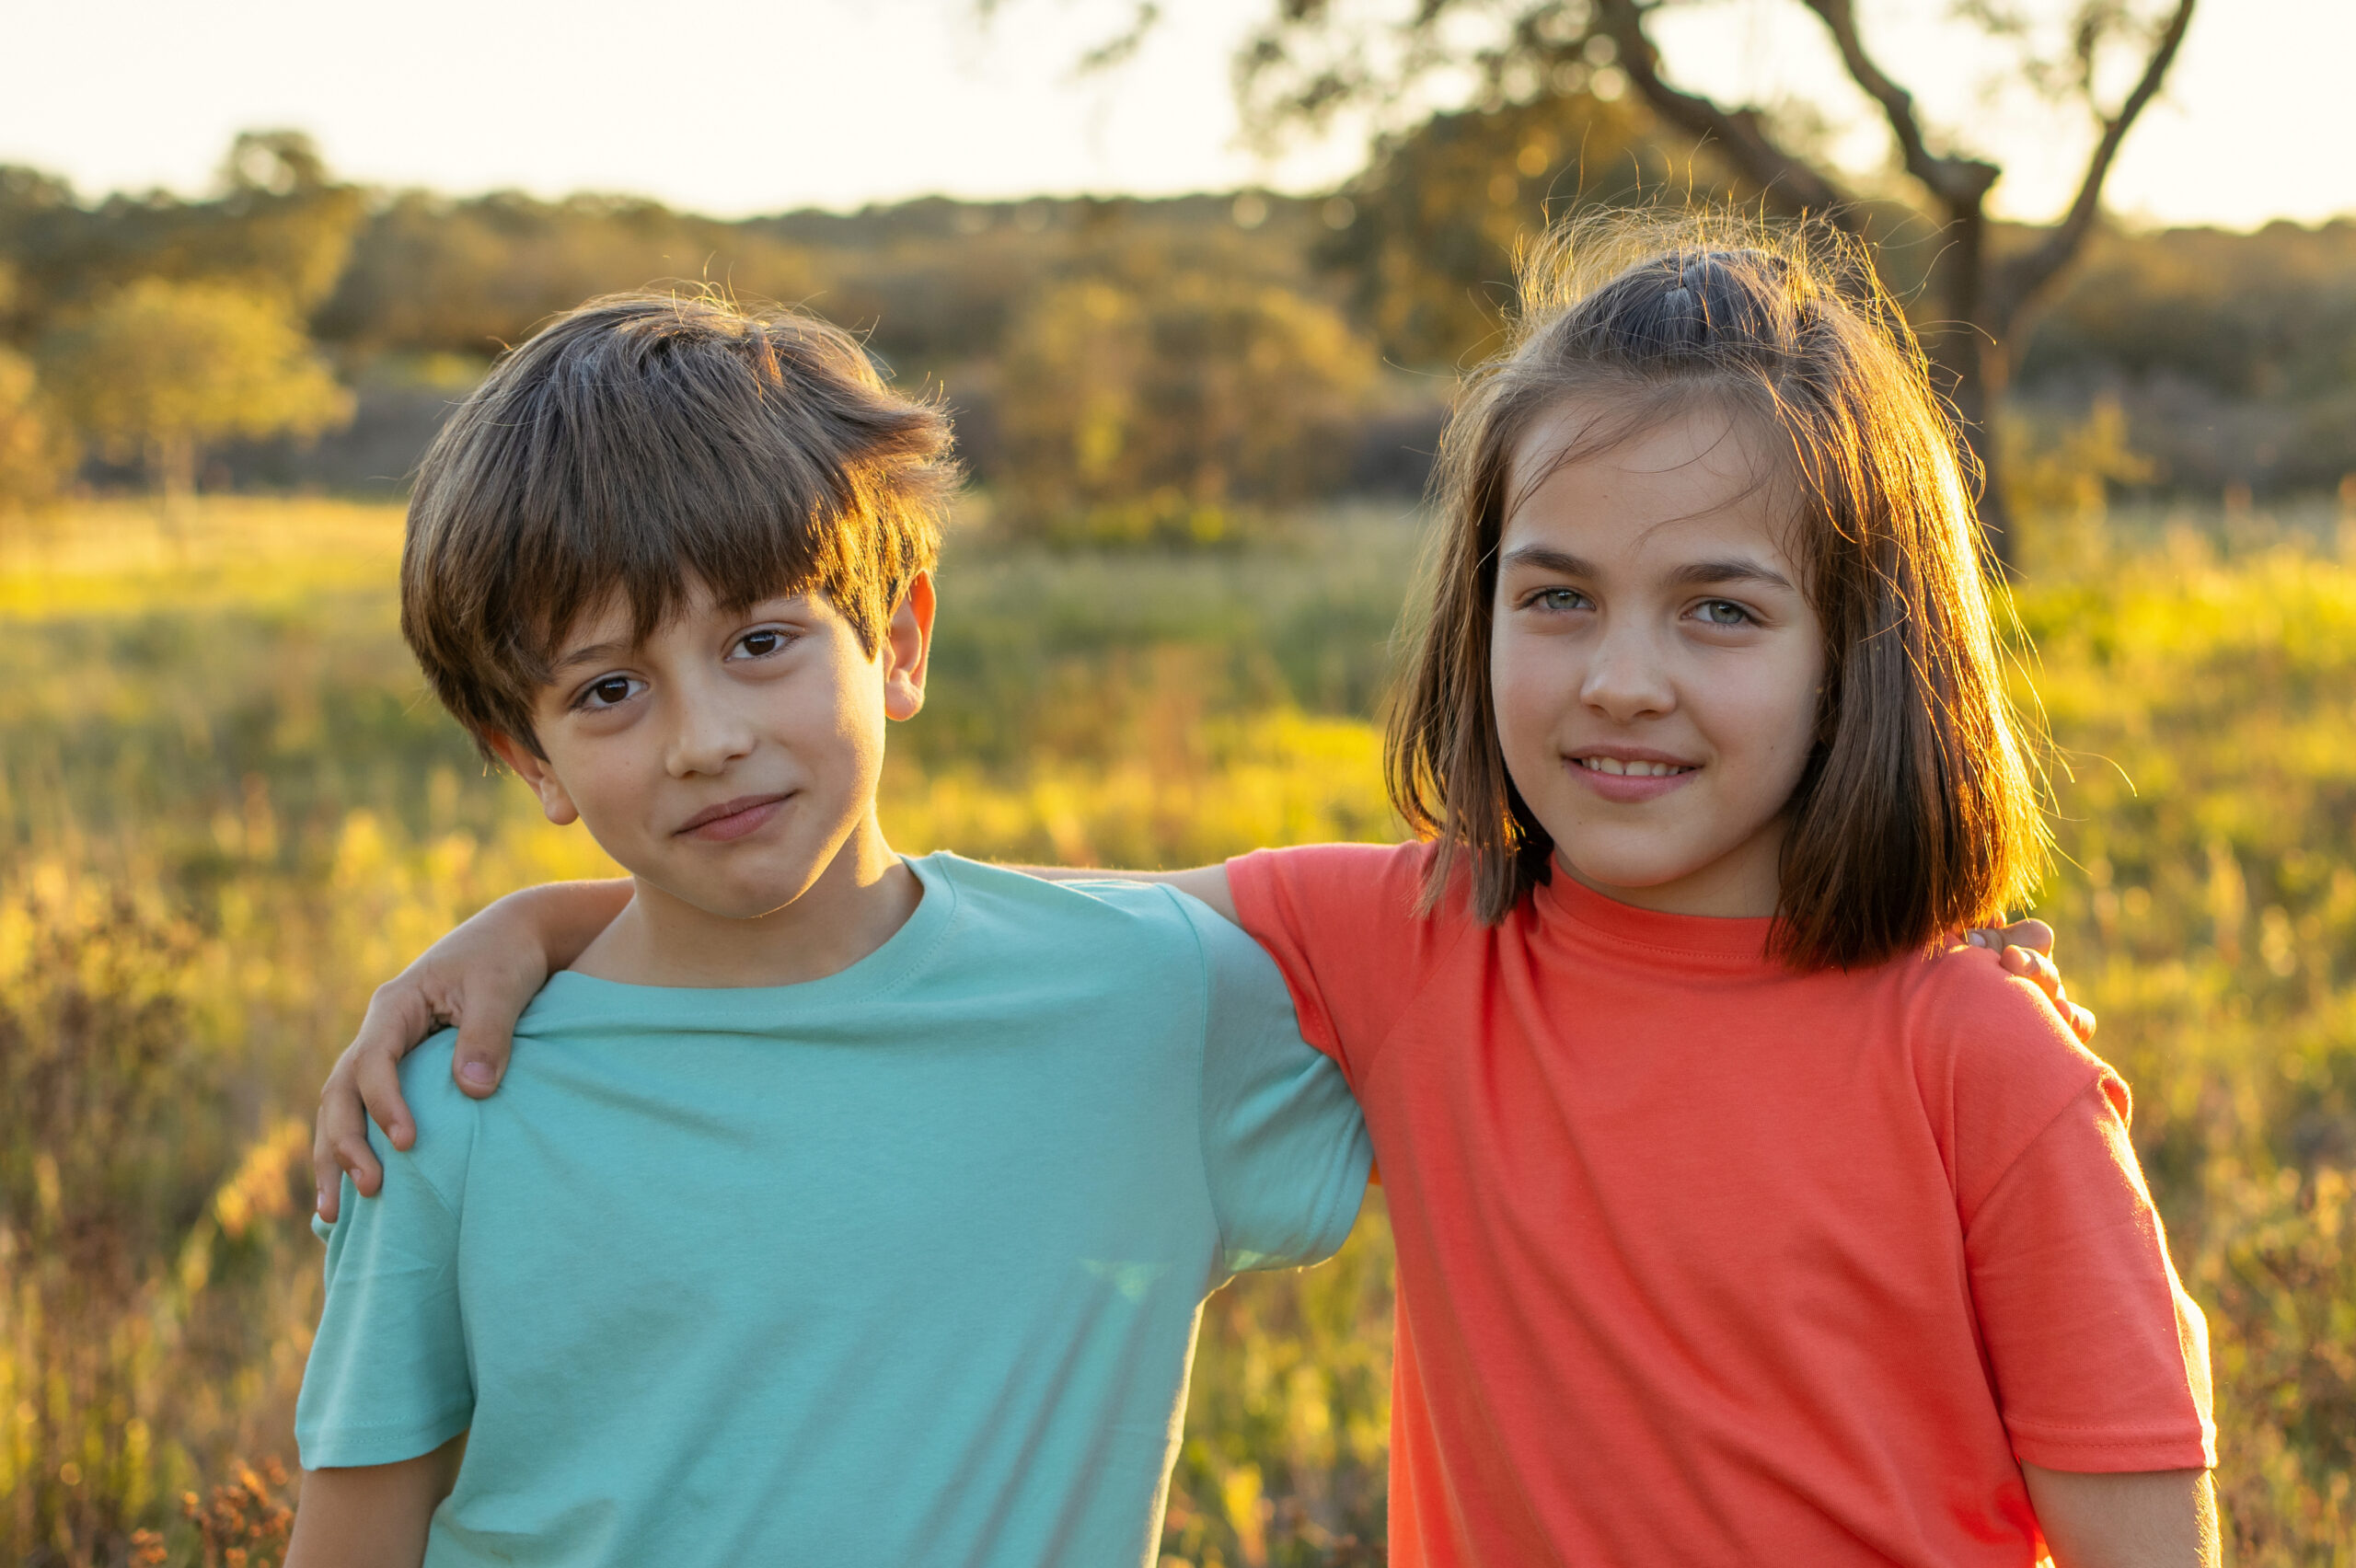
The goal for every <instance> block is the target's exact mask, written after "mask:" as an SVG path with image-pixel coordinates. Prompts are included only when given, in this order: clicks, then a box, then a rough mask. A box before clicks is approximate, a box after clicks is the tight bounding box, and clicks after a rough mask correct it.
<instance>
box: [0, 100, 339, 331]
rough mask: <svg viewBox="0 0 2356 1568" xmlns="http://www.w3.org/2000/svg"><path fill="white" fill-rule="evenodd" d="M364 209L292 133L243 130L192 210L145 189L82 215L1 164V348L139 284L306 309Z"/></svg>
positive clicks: (45, 183) (38, 181) (32, 173)
mask: <svg viewBox="0 0 2356 1568" xmlns="http://www.w3.org/2000/svg"><path fill="white" fill-rule="evenodd" d="M364 205H365V197H364V194H363V192H362V191H361V190H359V189H358V188H356V187H354V186H350V185H341V184H338V183H336V182H335V181H333V180H332V179H329V175H328V171H327V167H326V165H325V164H324V163H323V162H322V161H321V159H320V157H319V156H318V149H317V148H316V147H314V146H313V145H312V144H311V141H310V139H309V138H308V137H307V136H305V135H304V134H302V133H300V132H293V131H248V132H245V133H240V134H239V135H238V136H237V137H236V138H235V139H234V140H233V141H232V142H231V144H230V146H229V151H228V155H227V156H226V157H225V159H224V160H223V165H222V170H221V178H220V189H219V190H218V191H217V192H216V193H215V194H214V195H212V196H209V197H206V198H203V199H202V200H197V201H183V200H181V199H179V198H178V197H175V196H172V195H169V194H167V193H165V192H163V191H148V192H146V193H144V194H141V195H129V194H123V193H116V194H114V195H110V196H108V197H106V198H105V199H103V200H102V201H99V202H96V203H95V204H92V205H87V206H86V205H84V204H82V203H81V202H77V201H76V200H75V195H74V192H73V190H72V188H71V187H69V186H68V185H66V183H65V182H64V181H63V180H61V179H53V178H52V177H50V176H47V175H44V174H41V173H40V171H39V170H36V169H29V168H23V167H11V166H5V165H0V258H5V259H6V266H7V270H8V271H9V272H10V274H11V275H12V276H13V277H14V279H15V286H14V288H13V289H10V290H0V340H5V341H8V342H13V343H15V344H17V345H18V346H20V347H21V346H25V345H28V344H30V343H32V342H33V341H35V340H37V339H38V338H39V337H40V334H41V333H42V332H43V331H44V330H45V329H48V328H49V327H51V326H52V325H54V324H55V323H57V322H58V321H60V320H62V319H64V318H65V317H70V316H72V315H74V314H75V313H77V312H79V311H83V310H86V309H87V308H89V307H90V306H92V305H94V304H96V303H97V302H98V301H99V300H101V299H104V298H105V297H106V296H108V295H110V294H114V293H116V292H118V291H119V290H121V289H122V288H124V287H126V286H128V285H129V284H132V283H133V282H137V281H139V280H140V279H143V278H162V279H165V280H167V281H170V282H212V283H218V284H222V285H224V286H226V287H234V288H237V289H240V290H243V291H246V292H248V293H250V294H260V295H265V296H268V297H270V298H272V299H276V300H280V301H283V303H284V304H285V306H287V307H288V308H289V309H290V310H292V311H294V312H295V313H298V314H299V313H303V312H307V311H309V310H310V309H312V308H313V307H314V306H317V305H318V303H319V302H320V301H321V300H322V299H324V298H326V297H327V295H328V294H329V291H330V290H332V289H333V288H334V287H335V284H336V280H337V278H338V277H339V276H341V274H342V272H343V271H344V266H345V261H346V258H347V257H348V256H349V254H350V252H351V247H352V238H353V236H354V234H355V232H356V230H357V227H358V225H359V223H360V219H361V215H362V213H363V210H364Z"/></svg>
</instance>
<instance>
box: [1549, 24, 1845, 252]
mask: <svg viewBox="0 0 2356 1568" xmlns="http://www.w3.org/2000/svg"><path fill="white" fill-rule="evenodd" d="M1646 9H1648V6H1646V4H1645V3H1644V0H1597V4H1596V6H1595V13H1594V15H1595V21H1594V30H1595V31H1596V32H1597V33H1599V34H1600V35H1602V36H1604V37H1606V38H1609V39H1610V40H1611V41H1612V44H1613V46H1614V47H1615V48H1616V49H1617V50H1618V51H1619V56H1620V66H1621V69H1622V70H1623V71H1625V72H1627V74H1628V79H1629V80H1630V81H1631V82H1633V83H1634V84H1635V87H1636V90H1637V91H1638V92H1640V93H1642V94H1643V95H1644V97H1645V101H1646V103H1648V104H1650V105H1651V106H1652V110H1653V112H1654V113H1656V114H1657V115H1659V116H1660V117H1661V118H1662V119H1663V120H1666V121H1669V123H1670V124H1672V125H1675V126H1677V127H1679V128H1680V130H1683V131H1684V132H1686V133H1688V134H1690V135H1692V136H1695V137H1699V138H1705V139H1707V140H1709V141H1711V142H1714V143H1715V144H1717V146H1718V148H1719V150H1720V151H1721V152H1722V153H1724V154H1725V156H1727V158H1728V160H1729V161H1731V162H1732V163H1733V164H1734V166H1735V167H1737V168H1738V169H1739V170H1741V172H1742V175H1743V178H1744V179H1748V180H1750V182H1751V183H1752V184H1753V185H1756V186H1758V187H1759V188H1760V189H1761V190H1764V191H1766V192H1768V194H1769V195H1770V196H1771V197H1773V199H1775V200H1776V201H1778V202H1782V203H1784V204H1787V205H1790V206H1793V207H1797V208H1799V209H1801V210H1802V211H1805V212H1810V213H1817V214H1819V215H1820V216H1823V217H1827V218H1830V219H1831V221H1832V222H1834V223H1836V224H1839V225H1842V227H1844V228H1848V227H1854V225H1855V221H1856V220H1855V218H1854V202H1852V200H1851V198H1850V196H1849V194H1848V193H1847V192H1846V191H1844V190H1842V189H1841V188H1840V187H1839V186H1837V185H1835V184H1834V183H1833V182H1832V181H1831V179H1828V178H1826V177H1825V176H1824V175H1823V174H1822V173H1821V172H1819V170H1818V169H1816V168H1815V167H1812V166H1810V165H1808V164H1807V163H1805V162H1803V161H1801V160H1800V159H1798V158H1796V157H1794V156H1792V155H1791V154H1789V153H1787V152H1785V151H1784V149H1783V148H1781V147H1779V146H1777V145H1776V144H1774V142H1773V140H1772V139H1771V138H1770V137H1769V136H1768V134H1767V131H1766V127H1765V125H1764V124H1763V123H1762V122H1761V119H1760V116H1759V111H1758V110H1753V109H1724V108H1721V107H1720V106H1719V105H1717V104H1715V103H1713V102H1712V101H1711V100H1710V99H1708V98H1703V97H1701V96H1700V95H1698V94H1695V93H1689V92H1684V91H1681V90H1680V89H1679V88H1676V87H1673V86H1669V83H1667V82H1666V81H1663V80H1662V79H1661V75H1660V52H1659V51H1658V50H1657V49H1656V48H1655V47H1654V46H1653V40H1652V39H1651V38H1650V37H1648V36H1647V35H1646V32H1645V12H1646Z"/></svg>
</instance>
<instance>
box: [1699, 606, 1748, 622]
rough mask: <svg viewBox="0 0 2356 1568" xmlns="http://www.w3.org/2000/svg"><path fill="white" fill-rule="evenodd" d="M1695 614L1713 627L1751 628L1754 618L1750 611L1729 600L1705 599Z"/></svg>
mask: <svg viewBox="0 0 2356 1568" xmlns="http://www.w3.org/2000/svg"><path fill="white" fill-rule="evenodd" d="M1695 613H1696V614H1698V615H1699V616H1700V617H1702V619H1703V621H1705V622H1707V623H1708V624H1710V625H1711V626H1749V625H1750V623H1751V620H1752V618H1753V617H1752V616H1751V614H1750V611H1749V610H1746V609H1744V608H1743V607H1742V606H1741V605H1738V604H1736V603H1734V602H1733V601H1732V600H1729V599H1705V600H1703V602H1702V604H1701V605H1700V607H1699V608H1698V609H1697V611H1696V612H1695Z"/></svg>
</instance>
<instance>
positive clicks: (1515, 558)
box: [1498, 545, 1597, 577]
mask: <svg viewBox="0 0 2356 1568" xmlns="http://www.w3.org/2000/svg"><path fill="white" fill-rule="evenodd" d="M1498 564H1499V565H1500V566H1501V567H1504V568H1506V569H1507V570H1508V571H1510V570H1511V569H1512V568H1514V567H1517V566H1531V567H1536V568H1537V569H1538V570H1539V571H1558V572H1560V573H1562V574H1563V575H1564V576H1565V577H1593V576H1595V575H1597V573H1596V570H1595V568H1594V567H1593V566H1591V565H1589V564H1588V562H1587V561H1585V560H1583V559H1580V558H1579V557H1577V556H1575V555H1572V554H1571V553H1570V552H1569V551H1567V550H1558V549H1556V548H1553V546H1551V545H1524V546H1522V547H1521V548H1519V549H1518V550H1509V551H1507V554H1506V558H1505V559H1504V560H1502V561H1500V562H1498Z"/></svg>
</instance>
